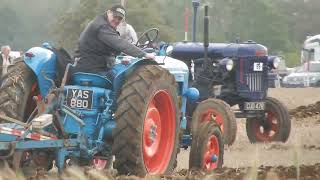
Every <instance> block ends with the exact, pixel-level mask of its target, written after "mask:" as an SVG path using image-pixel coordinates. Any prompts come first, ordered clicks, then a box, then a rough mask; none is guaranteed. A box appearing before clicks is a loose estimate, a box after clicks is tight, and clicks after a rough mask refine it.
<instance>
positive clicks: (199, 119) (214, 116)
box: [192, 98, 237, 145]
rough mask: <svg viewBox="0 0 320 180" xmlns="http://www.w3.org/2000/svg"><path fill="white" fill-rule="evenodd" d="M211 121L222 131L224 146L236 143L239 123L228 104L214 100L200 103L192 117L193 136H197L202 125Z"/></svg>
mask: <svg viewBox="0 0 320 180" xmlns="http://www.w3.org/2000/svg"><path fill="white" fill-rule="evenodd" d="M209 121H213V122H215V123H216V124H217V125H218V126H219V128H220V129H221V132H222V136H223V139H224V144H227V145H232V144H233V143H234V141H235V139H236V136H237V121H236V118H235V116H234V113H233V111H232V110H231V108H230V106H229V105H228V104H227V103H225V102H224V101H222V100H219V99H212V98H210V99H207V100H204V101H202V102H201V103H199V104H198V106H197V108H196V110H195V111H194V112H193V115H192V134H193V135H194V136H197V135H198V131H199V127H200V125H201V124H202V123H204V122H209ZM199 133H201V131H199Z"/></svg>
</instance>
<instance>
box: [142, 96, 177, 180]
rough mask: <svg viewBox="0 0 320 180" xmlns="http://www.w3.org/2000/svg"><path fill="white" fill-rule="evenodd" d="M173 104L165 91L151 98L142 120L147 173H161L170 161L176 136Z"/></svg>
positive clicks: (144, 158) (143, 150)
mask: <svg viewBox="0 0 320 180" xmlns="http://www.w3.org/2000/svg"><path fill="white" fill-rule="evenodd" d="M175 116H176V112H175V106H174V104H173V101H172V99H171V96H170V94H169V93H168V92H167V91H163V90H161V91H158V92H156V93H155V95H154V96H153V98H152V99H151V101H150V103H149V105H148V110H147V113H146V117H145V120H144V128H143V136H142V138H143V139H142V152H143V160H144V164H145V166H146V169H147V171H148V173H150V174H163V173H165V171H166V170H167V167H168V165H169V163H170V160H171V156H172V152H173V148H174V145H175V136H176V134H175V133H176V119H175Z"/></svg>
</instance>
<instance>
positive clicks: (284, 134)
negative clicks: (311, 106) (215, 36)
mask: <svg viewBox="0 0 320 180" xmlns="http://www.w3.org/2000/svg"><path fill="white" fill-rule="evenodd" d="M205 11H206V12H205V14H206V16H205V23H204V24H205V28H204V31H205V32H204V43H197V42H180V43H176V44H175V45H174V48H173V52H172V55H171V57H173V58H176V59H180V60H183V61H184V62H185V63H186V64H188V66H189V70H190V71H191V69H194V72H193V73H194V77H192V76H190V80H191V83H192V84H193V86H194V87H196V88H197V89H199V91H200V101H199V102H201V101H203V100H205V101H204V102H202V104H201V107H202V106H203V107H206V108H207V109H210V108H212V109H211V110H209V111H207V112H206V116H209V117H210V116H212V119H214V120H215V121H216V123H217V124H219V125H220V128H221V130H222V132H223V136H224V141H225V144H229V145H231V144H232V143H233V142H234V140H235V138H236V131H237V124H236V119H235V118H245V119H246V131H247V135H248V138H249V140H250V142H251V143H256V142H271V141H282V142H285V141H287V139H288V137H289V134H290V129H291V122H290V117H289V114H288V110H287V108H286V107H285V105H284V104H282V103H281V102H280V101H279V100H277V99H275V98H272V97H268V93H267V92H268V71H269V70H271V69H274V68H277V67H278V64H279V62H278V61H277V59H275V60H274V59H271V58H268V51H267V48H266V47H265V46H263V45H260V44H257V43H255V42H253V41H247V42H244V43H234V44H233V43H232V44H226V43H209V16H208V7H206V8H205ZM195 19H196V18H195ZM192 64H193V66H192ZM192 67H193V68H192ZM190 75H192V73H190ZM208 98H217V99H219V100H217V99H209V100H206V99H208ZM223 105H224V106H235V105H237V106H238V107H239V109H238V110H236V112H235V113H234V114H233V112H231V111H229V109H228V108H227V109H225V110H228V111H225V112H223V113H220V112H221V111H220V112H217V111H215V109H216V107H217V106H220V107H221V106H223ZM196 106H198V107H199V106H200V105H197V103H191V104H189V106H188V116H189V117H191V116H192V114H193V112H194V109H195V107H196ZM192 120H194V119H192Z"/></svg>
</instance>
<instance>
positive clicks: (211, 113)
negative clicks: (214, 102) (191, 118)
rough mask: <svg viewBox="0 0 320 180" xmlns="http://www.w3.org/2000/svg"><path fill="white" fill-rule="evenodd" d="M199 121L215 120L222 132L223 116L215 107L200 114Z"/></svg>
mask: <svg viewBox="0 0 320 180" xmlns="http://www.w3.org/2000/svg"><path fill="white" fill-rule="evenodd" d="M200 119H201V123H203V122H210V121H215V122H216V123H217V125H218V126H219V127H220V129H221V132H222V134H223V132H224V125H223V117H222V115H221V113H220V112H219V111H217V110H215V109H208V110H207V111H205V112H203V113H202V114H201V118H200Z"/></svg>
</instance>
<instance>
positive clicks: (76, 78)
mask: <svg viewBox="0 0 320 180" xmlns="http://www.w3.org/2000/svg"><path fill="white" fill-rule="evenodd" d="M72 82H73V83H72V84H73V85H80V86H90V87H100V88H105V89H112V82H111V80H109V79H107V78H106V77H104V76H101V75H98V74H92V73H83V72H78V73H74V74H73V76H72Z"/></svg>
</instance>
